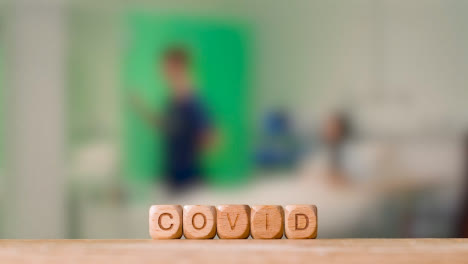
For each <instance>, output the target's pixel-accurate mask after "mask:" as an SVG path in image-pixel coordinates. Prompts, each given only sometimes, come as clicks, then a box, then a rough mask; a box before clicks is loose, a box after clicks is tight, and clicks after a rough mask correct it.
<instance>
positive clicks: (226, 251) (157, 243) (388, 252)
mask: <svg viewBox="0 0 468 264" xmlns="http://www.w3.org/2000/svg"><path fill="white" fill-rule="evenodd" d="M220 262H222V263H223V264H226V263H314V264H320V263H372V264H374V263H379V264H380V263H383V264H386V263H392V264H394V263H451V264H455V263H467V262H468V239H316V240H292V239H279V240H278V239H277V240H254V239H247V240H245V239H244V240H219V239H215V240H188V239H181V240H0V263H13V264H17V263H51V264H58V263H82V264H87V263H117V264H119V263H216V264H217V263H220Z"/></svg>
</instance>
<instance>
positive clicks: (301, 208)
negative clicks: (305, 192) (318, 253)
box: [285, 205, 317, 239]
mask: <svg viewBox="0 0 468 264" xmlns="http://www.w3.org/2000/svg"><path fill="white" fill-rule="evenodd" d="M285 218H286V223H285V232H286V237H287V238H292V239H306V238H316V237H317V207H316V206H315V205H287V206H286V207H285Z"/></svg>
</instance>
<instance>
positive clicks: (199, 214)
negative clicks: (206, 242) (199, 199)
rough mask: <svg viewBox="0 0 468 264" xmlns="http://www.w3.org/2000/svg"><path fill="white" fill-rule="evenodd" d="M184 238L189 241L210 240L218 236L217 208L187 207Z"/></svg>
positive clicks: (203, 206) (184, 217)
mask: <svg viewBox="0 0 468 264" xmlns="http://www.w3.org/2000/svg"><path fill="white" fill-rule="evenodd" d="M183 219H184V220H183V221H184V236H185V238H188V239H210V238H213V237H214V236H216V208H215V207H214V206H206V205H186V206H184V212H183Z"/></svg>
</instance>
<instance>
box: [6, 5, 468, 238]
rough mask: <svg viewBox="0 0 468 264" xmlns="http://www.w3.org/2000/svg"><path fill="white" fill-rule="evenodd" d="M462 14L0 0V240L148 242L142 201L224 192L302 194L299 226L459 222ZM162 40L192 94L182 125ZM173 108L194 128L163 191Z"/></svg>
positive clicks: (401, 228)
mask: <svg viewBox="0 0 468 264" xmlns="http://www.w3.org/2000/svg"><path fill="white" fill-rule="evenodd" d="M467 13H468V1H464V0H410V1H408V0H405V1H404V0H289V1H280V0H251V1H229V0H197V1H191V0H179V1H171V0H152V1H149V0H148V1H145V0H137V1H124V0H113V1H110V0H108V1H107V0H101V1H96V0H94V1H91V0H89V1H87V0H81V1H78V0H77V1H74V0H35V1H33V0H31V1H28V0H16V1H13V0H11V1H8V0H3V1H0V102H1V103H0V106H1V109H0V238H148V237H149V235H148V209H149V207H150V205H152V204H212V205H217V204H238V203H243V204H249V205H254V204H280V205H286V204H316V205H317V206H318V211H319V214H318V215H319V231H318V237H319V238H347V237H356V238H360V237H378V238H380V237H385V238H392V237H468V108H467V100H468V89H467V88H468V87H467V83H468V77H467V76H468V75H467V72H468V71H467V70H468V50H467V48H466V47H468V18H467V16H466V14H467ZM174 45H182V46H183V47H184V49H185V50H184V51H183V53H184V54H185V55H184V56H187V57H190V63H187V73H186V75H187V76H186V77H187V79H189V80H190V84H189V85H187V86H190V88H191V90H190V98H196V99H193V100H192V101H195V102H196V104H195V105H196V106H197V107H195V108H190V109H191V110H190V111H185V110H184V111H181V112H183V113H184V114H180V115H179V116H178V117H181V116H182V117H181V120H182V121H180V120H179V121H177V120H178V119H177V118H174V116H173V114H174V112H175V110H174V109H179V108H180V105H181V103H180V102H179V101H178V99H177V97H176V96H174V93H173V90H174V89H173V87H172V85H171V82H170V81H169V82H168V81H167V79H168V78H167V77H168V76H167V75H168V74H167V71H166V70H165V69H166V68H165V67H166V66H167V65H166V61H165V60H166V57H165V51H167V49H170V48H171V47H174ZM134 97H138V102H143V103H144V104H145V107H144V108H145V111H146V110H149V112H151V113H152V114H154V115H155V116H157V119H158V120H165V122H164V124H166V125H164V126H162V127H157V128H156V129H154V128H153V127H152V126H151V125H148V124H147V122H145V118H144V117H142V115H141V114H140V113H139V111H138V110H136V109H135V108H136V107H135V104H134V103H133V102H134V100H133V99H132V98H134ZM182 101H183V100H182ZM184 102H185V101H184ZM182 105H183V104H182ZM178 107H179V108H178ZM168 109H169V110H168ZM183 109H185V108H183ZM194 109H195V110H194ZM200 109H203V115H202V116H203V120H204V121H203V122H201V121H200V120H201V119H200V118H198V117H199V115H196V116H197V118H192V117H193V116H194V113H198V112H202V111H201V110H200ZM146 112H148V111H146ZM177 113H179V112H177ZM151 116H153V115H151ZM176 119H177V120H176ZM192 119H196V120H198V121H196V122H195V125H194V126H195V127H197V128H198V127H202V126H200V124H203V128H204V129H203V130H201V129H199V130H196V132H197V135H198V133H199V132H200V131H203V133H202V132H200V134H204V133H205V132H206V131H208V130H209V131H210V137H211V140H210V142H211V143H209V144H208V145H209V147H207V148H203V150H200V151H198V150H197V151H196V154H194V157H191V158H193V160H196V164H197V166H198V164H199V166H200V170H199V171H198V172H197V173H192V174H193V175H192V176H196V177H193V179H195V178H196V181H188V180H187V181H185V180H181V183H182V184H181V186H182V187H180V186H179V185H177V188H174V179H175V178H174V176H173V173H172V174H171V173H170V172H168V170H167V168H166V165H165V164H166V163H167V160H168V159H170V157H171V154H170V153H173V151H172V150H171V148H172V147H174V146H173V145H174V144H171V143H170V142H169V143H168V142H167V141H168V139H167V138H168V135H169V138H171V135H172V136H173V134H171V132H168V131H173V130H171V129H168V128H167V127H168V126H169V127H173V126H176V127H179V128H180V127H186V126H185V125H184V124H185V123H184V120H185V121H186V120H192ZM152 120H156V119H152ZM168 120H169V121H168ZM174 120H175V121H174ZM208 123H209V125H207V124H208ZM167 124H171V125H167ZM174 124H176V125H174ZM177 125H179V126H177ZM194 126H188V128H187V129H182V132H185V133H182V132H181V134H182V136H179V137H172V138H171V139H174V138H175V139H176V140H175V141H177V142H180V141H184V140H185V139H186V138H187V137H189V136H190V135H193V133H192V132H193V131H195V130H192V129H193V127H194ZM208 127H209V129H208ZM179 130H180V129H179ZM200 137H202V136H200ZM197 140H198V137H197ZM200 140H201V139H200ZM197 142H198V141H197ZM186 144H188V145H190V144H191V143H186ZM193 144H195V143H193ZM193 144H192V145H193ZM196 144H198V143H196ZM176 145H177V144H176ZM197 146H198V145H197ZM186 147H187V145H183V146H182V150H183V149H184V148H186ZM179 150H180V149H179ZM179 152H180V151H179ZM182 152H183V151H182ZM176 156H177V155H176ZM175 160H176V161H177V158H175ZM194 162H195V161H194ZM175 163H176V164H177V162H175ZM194 166H195V165H194ZM189 174H190V173H189ZM195 174H196V175H195ZM176 178H177V177H176ZM189 178H190V177H189ZM177 179H178V178H177ZM179 180H180V179H179ZM179 180H177V181H179ZM177 181H176V182H177ZM179 183H180V182H179Z"/></svg>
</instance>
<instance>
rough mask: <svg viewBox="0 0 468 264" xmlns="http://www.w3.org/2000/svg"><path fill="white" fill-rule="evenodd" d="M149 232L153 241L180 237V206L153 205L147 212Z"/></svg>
mask: <svg viewBox="0 0 468 264" xmlns="http://www.w3.org/2000/svg"><path fill="white" fill-rule="evenodd" d="M149 232H150V235H151V237H152V238H153V239H176V238H180V237H181V236H182V206H180V205H153V206H151V208H150V210H149Z"/></svg>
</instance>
